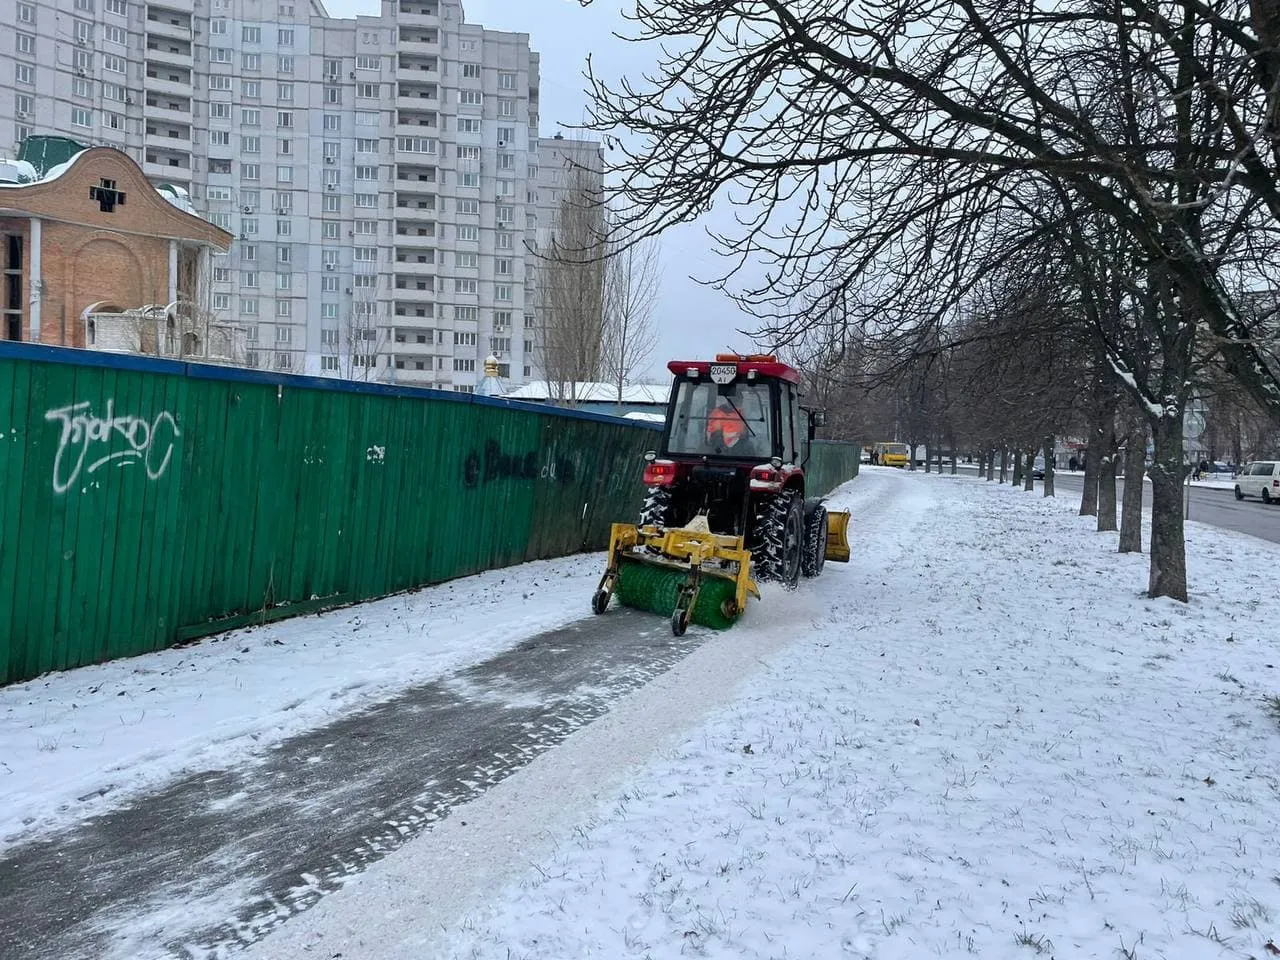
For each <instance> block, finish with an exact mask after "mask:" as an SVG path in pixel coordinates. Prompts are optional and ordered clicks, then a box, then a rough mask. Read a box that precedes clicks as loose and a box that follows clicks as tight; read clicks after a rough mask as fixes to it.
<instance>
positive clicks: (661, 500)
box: [640, 487, 674, 527]
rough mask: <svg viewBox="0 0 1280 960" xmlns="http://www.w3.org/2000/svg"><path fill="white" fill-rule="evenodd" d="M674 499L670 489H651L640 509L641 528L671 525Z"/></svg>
mask: <svg viewBox="0 0 1280 960" xmlns="http://www.w3.org/2000/svg"><path fill="white" fill-rule="evenodd" d="M673 499H674V498H673V497H672V495H671V488H670V487H650V488H649V490H648V492H646V493H645V495H644V505H643V506H642V507H641V508H640V526H642V527H666V526H667V525H668V524H670V523H671V504H672V500H673Z"/></svg>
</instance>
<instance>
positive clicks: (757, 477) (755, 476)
mask: <svg viewBox="0 0 1280 960" xmlns="http://www.w3.org/2000/svg"><path fill="white" fill-rule="evenodd" d="M751 489H752V490H754V491H756V492H758V493H777V492H778V491H780V490H781V489H782V471H781V470H779V469H778V468H777V467H775V466H774V465H773V464H771V463H762V464H760V466H758V467H752V468H751Z"/></svg>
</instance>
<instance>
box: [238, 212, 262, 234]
mask: <svg viewBox="0 0 1280 960" xmlns="http://www.w3.org/2000/svg"><path fill="white" fill-rule="evenodd" d="M240 232H241V233H242V234H244V235H245V236H248V237H252V236H256V235H257V233H258V218H257V217H241V218H240Z"/></svg>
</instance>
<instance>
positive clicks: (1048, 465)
mask: <svg viewBox="0 0 1280 960" xmlns="http://www.w3.org/2000/svg"><path fill="white" fill-rule="evenodd" d="M1053 468H1054V462H1053V437H1045V438H1044V495H1045V496H1046V497H1052V496H1053Z"/></svg>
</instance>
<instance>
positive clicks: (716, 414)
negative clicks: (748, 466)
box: [667, 380, 773, 460]
mask: <svg viewBox="0 0 1280 960" xmlns="http://www.w3.org/2000/svg"><path fill="white" fill-rule="evenodd" d="M771 402H772V401H771V400H770V396H769V385H768V384H767V383H745V382H737V383H734V384H732V385H731V386H729V387H728V388H724V387H717V386H716V384H714V383H712V382H710V381H709V380H706V381H702V382H696V383H695V382H692V381H683V382H682V383H681V384H680V388H679V390H678V391H677V392H676V409H675V417H674V418H673V419H672V422H671V437H670V439H669V440H668V442H667V451H668V452H669V453H672V454H695V455H699V456H702V455H706V456H712V457H746V458H749V459H757V458H758V459H760V460H767V459H769V457H770V456H772V453H773V442H772V436H771V431H770V420H771V417H770V412H771V407H770V404H771Z"/></svg>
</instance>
